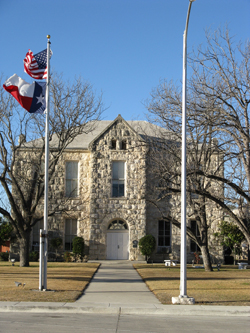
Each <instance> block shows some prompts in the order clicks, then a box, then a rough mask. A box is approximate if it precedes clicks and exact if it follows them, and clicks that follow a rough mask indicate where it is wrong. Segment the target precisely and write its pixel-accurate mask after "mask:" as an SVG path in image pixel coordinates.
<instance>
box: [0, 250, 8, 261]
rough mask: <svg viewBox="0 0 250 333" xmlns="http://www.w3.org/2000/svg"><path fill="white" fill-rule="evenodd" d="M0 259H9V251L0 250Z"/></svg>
mask: <svg viewBox="0 0 250 333" xmlns="http://www.w3.org/2000/svg"><path fill="white" fill-rule="evenodd" d="M0 260H1V261H8V260H9V252H0Z"/></svg>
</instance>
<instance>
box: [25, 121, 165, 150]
mask: <svg viewBox="0 0 250 333" xmlns="http://www.w3.org/2000/svg"><path fill="white" fill-rule="evenodd" d="M118 120H120V121H122V122H124V124H126V126H128V127H129V128H130V130H131V131H133V133H134V134H135V135H136V136H138V139H140V140H144V139H145V137H147V136H148V137H152V138H157V137H158V138H159V137H161V136H162V134H163V132H164V134H166V132H167V131H166V130H165V129H163V128H162V127H160V126H157V125H154V124H151V123H149V122H147V121H144V120H129V121H126V120H124V119H123V118H122V116H121V115H118V117H117V118H116V119H115V120H99V121H96V122H95V124H94V128H93V130H92V131H91V132H89V133H83V134H79V135H78V136H77V137H76V138H75V139H74V140H73V141H72V142H71V143H70V144H69V145H68V146H67V148H66V149H83V150H88V149H89V145H90V144H92V143H93V142H95V141H96V140H98V138H99V137H100V136H101V135H103V134H104V133H105V132H106V131H108V130H109V128H110V127H112V125H113V124H114V123H115V122H116V121H118ZM57 142H58V141H57V136H56V135H55V134H54V135H53V137H52V140H51V141H50V143H49V145H50V148H56V147H57ZM42 144H43V140H42V139H37V140H34V141H32V142H25V143H24V144H23V147H25V148H31V147H32V148H33V147H37V148H39V147H41V145H42Z"/></svg>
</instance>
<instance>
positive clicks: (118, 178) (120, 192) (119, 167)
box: [112, 161, 125, 197]
mask: <svg viewBox="0 0 250 333" xmlns="http://www.w3.org/2000/svg"><path fill="white" fill-rule="evenodd" d="M124 196H125V162H121V161H119V162H113V164H112V197H124Z"/></svg>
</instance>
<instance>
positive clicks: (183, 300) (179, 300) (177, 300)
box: [172, 296, 195, 305]
mask: <svg viewBox="0 0 250 333" xmlns="http://www.w3.org/2000/svg"><path fill="white" fill-rule="evenodd" d="M172 304H181V305H193V304H195V300H194V298H193V297H188V296H178V297H172Z"/></svg>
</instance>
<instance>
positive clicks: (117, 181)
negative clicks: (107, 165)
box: [111, 161, 126, 198]
mask: <svg viewBox="0 0 250 333" xmlns="http://www.w3.org/2000/svg"><path fill="white" fill-rule="evenodd" d="M115 163H123V177H118V179H116V178H114V164H115ZM111 172H112V184H111V197H112V198H124V197H126V162H125V161H112V170H111ZM114 185H118V190H117V194H118V195H114ZM119 185H123V191H122V193H123V195H119V194H120V190H119Z"/></svg>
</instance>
